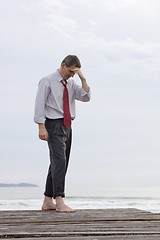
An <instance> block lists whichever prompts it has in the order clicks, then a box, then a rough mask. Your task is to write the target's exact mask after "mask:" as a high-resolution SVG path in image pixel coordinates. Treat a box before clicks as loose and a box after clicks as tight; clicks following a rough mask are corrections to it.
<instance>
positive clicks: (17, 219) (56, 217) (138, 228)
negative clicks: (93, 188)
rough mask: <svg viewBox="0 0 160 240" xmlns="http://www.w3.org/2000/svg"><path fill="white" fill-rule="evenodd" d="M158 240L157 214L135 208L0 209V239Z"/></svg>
mask: <svg viewBox="0 0 160 240" xmlns="http://www.w3.org/2000/svg"><path fill="white" fill-rule="evenodd" d="M97 237H98V239H119V240H120V239H133V240H134V239H147V240H149V239H160V214H153V213H150V212H145V211H142V210H137V209H90V210H78V211H77V212H76V213H56V212H55V211H46V212H44V211H32V210H29V211H0V239H7V238H8V239H15V238H19V239H25V240H27V239H30V238H32V239H33V238H34V240H36V239H40V238H41V239H44V240H47V239H48V240H49V239H53V238H54V239H62V240H63V239H64V240H66V239H70V240H76V239H77V240H79V239H86V240H89V239H93V240H97V239H96V238H97Z"/></svg>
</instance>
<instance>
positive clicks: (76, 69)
mask: <svg viewBox="0 0 160 240" xmlns="http://www.w3.org/2000/svg"><path fill="white" fill-rule="evenodd" d="M72 71H73V72H74V73H77V74H78V76H79V77H80V79H81V80H83V79H84V80H85V77H84V75H83V73H82V71H81V69H80V68H74V69H72Z"/></svg>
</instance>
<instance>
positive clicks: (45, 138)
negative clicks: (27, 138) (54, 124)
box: [39, 134, 48, 141]
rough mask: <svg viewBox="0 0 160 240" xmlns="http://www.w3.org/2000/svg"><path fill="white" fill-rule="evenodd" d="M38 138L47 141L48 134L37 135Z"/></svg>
mask: <svg viewBox="0 0 160 240" xmlns="http://www.w3.org/2000/svg"><path fill="white" fill-rule="evenodd" d="M39 138H40V139H41V140H44V141H48V134H44V135H43V134H42V135H39Z"/></svg>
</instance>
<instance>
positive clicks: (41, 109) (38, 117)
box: [34, 78, 50, 124]
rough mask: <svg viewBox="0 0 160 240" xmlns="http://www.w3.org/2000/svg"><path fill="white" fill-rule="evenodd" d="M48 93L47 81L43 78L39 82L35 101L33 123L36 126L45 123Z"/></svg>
mask: <svg viewBox="0 0 160 240" xmlns="http://www.w3.org/2000/svg"><path fill="white" fill-rule="evenodd" d="M49 93H50V85H49V81H48V79H46V78H43V79H42V80H41V81H40V82H39V85H38V91H37V95H36V100H35V110H34V122H35V123H37V124H38V123H44V122H45V104H46V100H47V97H48V95H49Z"/></svg>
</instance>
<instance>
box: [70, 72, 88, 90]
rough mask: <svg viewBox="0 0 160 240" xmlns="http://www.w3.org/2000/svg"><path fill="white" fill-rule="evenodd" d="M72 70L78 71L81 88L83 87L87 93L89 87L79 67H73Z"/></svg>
mask: <svg viewBox="0 0 160 240" xmlns="http://www.w3.org/2000/svg"><path fill="white" fill-rule="evenodd" d="M73 71H74V73H78V76H79V78H80V80H81V82H82V88H83V89H84V91H85V92H86V93H88V92H89V87H88V84H87V81H86V79H85V77H84V75H83V73H82V71H81V69H80V68H75V69H73Z"/></svg>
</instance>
